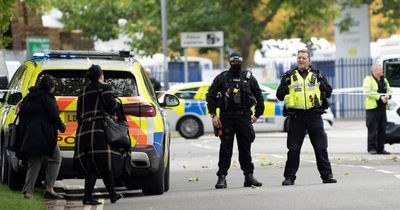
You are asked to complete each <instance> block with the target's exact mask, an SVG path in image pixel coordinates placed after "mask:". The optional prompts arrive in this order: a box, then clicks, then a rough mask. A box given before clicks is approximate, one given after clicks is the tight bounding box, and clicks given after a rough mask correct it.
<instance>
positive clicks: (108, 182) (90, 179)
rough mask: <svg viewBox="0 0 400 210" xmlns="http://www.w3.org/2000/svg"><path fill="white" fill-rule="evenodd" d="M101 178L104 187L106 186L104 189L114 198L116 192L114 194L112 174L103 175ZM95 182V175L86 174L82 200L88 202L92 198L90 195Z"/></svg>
mask: <svg viewBox="0 0 400 210" xmlns="http://www.w3.org/2000/svg"><path fill="white" fill-rule="evenodd" d="M101 178H102V179H103V182H104V185H105V186H106V189H107V191H108V193H109V194H110V197H111V198H112V197H115V196H116V194H117V193H116V192H115V187H114V177H113V174H112V172H111V171H110V172H108V173H104V174H102V175H101ZM96 181H97V175H96V174H87V175H86V177H85V189H84V195H83V200H90V199H91V198H92V193H93V190H94V185H95V184H96Z"/></svg>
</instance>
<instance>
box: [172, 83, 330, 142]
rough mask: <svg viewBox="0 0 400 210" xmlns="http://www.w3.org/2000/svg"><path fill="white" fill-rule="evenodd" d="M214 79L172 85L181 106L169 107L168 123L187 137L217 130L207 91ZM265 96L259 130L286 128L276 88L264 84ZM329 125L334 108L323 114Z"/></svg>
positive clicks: (194, 136)
mask: <svg viewBox="0 0 400 210" xmlns="http://www.w3.org/2000/svg"><path fill="white" fill-rule="evenodd" d="M210 85H211V83H210V82H189V83H185V84H178V85H174V86H171V87H170V89H169V90H168V91H167V92H166V93H167V94H173V95H176V96H177V97H178V98H179V99H180V102H181V103H180V105H179V106H176V107H166V108H165V111H166V114H167V115H168V118H167V119H168V122H169V124H170V125H171V127H172V129H175V130H177V131H178V132H179V134H180V135H181V136H182V137H184V138H186V139H195V138H198V137H200V136H202V135H203V134H204V133H207V132H213V127H212V123H211V117H210V115H209V113H208V110H207V102H206V94H207V91H208V88H209V87H210ZM260 88H261V90H262V92H263V96H264V105H265V109H264V114H263V115H262V116H260V117H259V118H258V120H257V122H256V123H254V124H253V126H254V130H255V131H256V132H266V131H286V130H287V126H288V125H287V124H288V123H287V121H286V117H284V116H283V106H284V104H283V102H282V101H279V100H277V98H276V96H275V92H276V91H275V90H273V89H271V88H269V87H267V86H264V85H260ZM322 117H323V119H324V126H325V128H329V127H330V126H331V125H332V123H333V114H332V112H331V110H330V109H328V110H327V113H326V114H323V115H322Z"/></svg>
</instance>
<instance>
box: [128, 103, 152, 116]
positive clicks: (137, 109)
mask: <svg viewBox="0 0 400 210" xmlns="http://www.w3.org/2000/svg"><path fill="white" fill-rule="evenodd" d="M123 107H124V111H125V114H129V115H134V116H138V117H155V116H156V114H157V112H156V108H155V107H154V105H153V104H151V103H148V102H137V103H129V104H124V105H123Z"/></svg>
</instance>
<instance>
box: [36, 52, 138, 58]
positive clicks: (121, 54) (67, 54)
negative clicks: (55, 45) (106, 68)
mask: <svg viewBox="0 0 400 210" xmlns="http://www.w3.org/2000/svg"><path fill="white" fill-rule="evenodd" d="M133 57H134V54H133V53H132V52H130V51H118V52H100V51H65V50H50V51H48V52H42V53H34V54H33V58H34V59H44V58H61V59H73V58H90V59H110V60H124V59H125V58H133Z"/></svg>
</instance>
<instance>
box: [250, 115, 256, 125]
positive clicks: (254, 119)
mask: <svg viewBox="0 0 400 210" xmlns="http://www.w3.org/2000/svg"><path fill="white" fill-rule="evenodd" d="M256 121H257V117H256V116H254V115H253V116H251V124H253V123H255V122H256Z"/></svg>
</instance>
